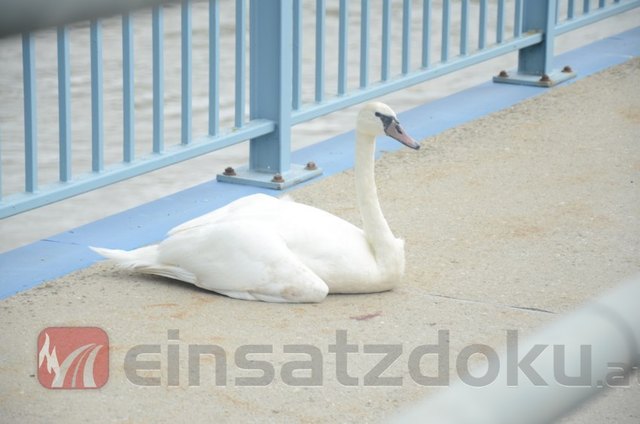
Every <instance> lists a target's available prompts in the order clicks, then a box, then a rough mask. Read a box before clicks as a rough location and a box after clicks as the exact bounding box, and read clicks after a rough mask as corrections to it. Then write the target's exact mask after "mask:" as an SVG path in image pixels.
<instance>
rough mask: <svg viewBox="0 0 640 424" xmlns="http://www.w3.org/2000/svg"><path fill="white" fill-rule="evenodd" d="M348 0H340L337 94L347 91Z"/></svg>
mask: <svg viewBox="0 0 640 424" xmlns="http://www.w3.org/2000/svg"><path fill="white" fill-rule="evenodd" d="M348 25H349V2H348V1H347V0H340V21H339V29H338V95H343V94H344V93H346V91H347V68H348V63H347V52H348V48H347V44H348V41H349V37H348V28H349V26H348Z"/></svg>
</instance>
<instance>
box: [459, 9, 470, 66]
mask: <svg viewBox="0 0 640 424" xmlns="http://www.w3.org/2000/svg"><path fill="white" fill-rule="evenodd" d="M460 7H461V9H460V55H461V56H466V54H467V53H468V48H467V45H468V43H469V0H462V4H461V6H460Z"/></svg>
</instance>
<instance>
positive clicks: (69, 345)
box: [37, 327, 109, 389]
mask: <svg viewBox="0 0 640 424" xmlns="http://www.w3.org/2000/svg"><path fill="white" fill-rule="evenodd" d="M37 359H38V380H39V381H40V384H42V385H43V386H44V387H46V388H47V389H98V388H100V387H102V386H104V385H105V384H106V382H107V380H108V379H109V337H108V336H107V333H105V332H104V330H102V329H101V328H97V327H49V328H45V329H44V330H42V331H41V332H40V335H39V336H38V358H37Z"/></svg>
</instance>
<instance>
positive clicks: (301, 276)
mask: <svg viewBox="0 0 640 424" xmlns="http://www.w3.org/2000/svg"><path fill="white" fill-rule="evenodd" d="M385 133H386V134H387V135H389V136H390V137H393V138H395V139H397V140H398V141H400V142H402V143H403V144H405V145H407V146H408V147H411V148H413V149H418V148H420V145H419V144H418V143H417V142H416V141H415V140H414V139H412V138H411V137H410V136H408V135H407V134H405V133H404V131H403V130H402V128H401V127H400V125H399V123H398V120H397V118H396V115H395V113H394V112H393V111H392V110H391V109H390V108H389V107H388V106H387V105H385V104H382V103H377V102H374V103H369V104H367V105H365V106H364V107H363V108H362V110H361V111H360V113H359V114H358V119H357V126H356V162H355V182H356V192H357V202H358V206H359V209H360V213H361V216H362V223H363V229H362V230H361V229H360V228H358V227H356V226H354V225H352V224H350V223H348V222H347V221H344V220H343V219H341V218H338V217H336V216H334V215H331V214H330V213H328V212H325V211H322V210H320V209H316V208H313V207H310V206H307V205H303V204H300V203H296V202H293V201H288V200H279V199H276V198H273V197H271V196H267V195H264V194H255V195H251V196H247V197H244V198H241V199H238V200H236V201H234V202H232V203H230V204H228V205H227V206H225V207H223V208H220V209H217V210H215V211H213V212H211V213H208V214H206V215H203V216H200V217H198V218H195V219H193V220H191V221H188V222H186V223H184V224H182V225H179V226H177V227H175V228H173V229H172V230H171V231H169V234H168V237H167V238H166V239H165V240H164V241H162V242H161V243H159V244H157V245H153V246H147V247H142V248H139V249H136V250H132V251H129V252H127V251H123V250H110V249H103V248H92V249H93V250H95V251H96V252H97V253H99V254H101V255H102V256H104V257H107V258H109V259H112V260H114V261H115V262H116V263H117V264H118V265H120V266H122V267H124V268H129V269H132V270H134V271H137V272H141V273H147V274H156V275H162V276H165V277H170V278H175V279H178V280H182V281H186V282H188V283H192V284H195V285H196V286H198V287H201V288H204V289H207V290H212V291H214V292H217V293H220V294H223V295H226V296H230V297H234V298H238V299H246V300H261V301H266V302H321V301H322V300H323V299H324V298H325V297H326V295H327V293H329V292H330V293H371V292H379V291H385V290H389V289H391V288H393V287H394V286H395V285H396V284H397V283H398V282H399V280H400V279H401V277H402V275H403V273H404V242H403V240H400V239H397V238H395V237H394V235H393V233H392V232H391V230H390V228H389V225H388V224H387V221H386V220H385V219H384V216H383V215H382V210H381V209H380V204H379V203H378V195H377V191H376V185H375V180H374V152H375V137H376V136H378V135H382V134H385Z"/></svg>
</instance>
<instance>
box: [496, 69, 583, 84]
mask: <svg viewBox="0 0 640 424" xmlns="http://www.w3.org/2000/svg"><path fill="white" fill-rule="evenodd" d="M575 76H576V73H575V72H567V71H553V72H552V73H550V74H549V75H548V78H545V77H542V76H540V75H530V74H521V73H517V72H515V71H514V72H509V73H508V76H500V75H498V76H495V77H493V82H499V83H503V84H518V85H530V86H534V87H553V86H554V85H557V84H560V83H561V82H564V81H566V80H569V79H571V78H574V77H575Z"/></svg>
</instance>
